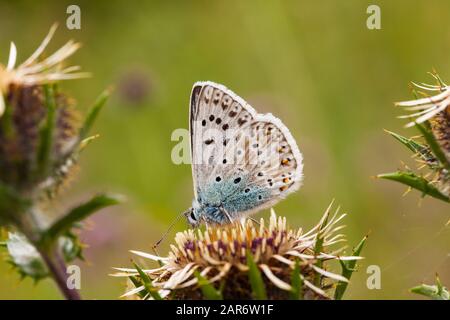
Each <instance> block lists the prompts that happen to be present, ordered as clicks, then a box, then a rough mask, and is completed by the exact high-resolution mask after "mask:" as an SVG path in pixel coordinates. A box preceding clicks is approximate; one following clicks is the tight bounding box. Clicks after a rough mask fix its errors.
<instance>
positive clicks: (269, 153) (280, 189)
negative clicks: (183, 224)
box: [185, 81, 303, 227]
mask: <svg viewBox="0 0 450 320" xmlns="http://www.w3.org/2000/svg"><path fill="white" fill-rule="evenodd" d="M189 122H190V128H189V129H190V144H191V160H192V175H193V181H194V195H195V196H194V200H193V202H192V207H191V208H190V209H189V210H187V211H186V213H185V216H186V218H187V220H188V222H189V223H190V224H191V226H194V227H195V226H198V225H199V224H201V223H202V222H204V223H206V224H209V223H211V224H227V223H232V222H234V221H236V220H238V219H240V218H243V217H247V216H249V215H250V214H252V213H255V212H256V211H259V210H261V209H265V208H269V207H271V206H273V205H274V204H276V203H277V202H279V201H280V200H281V199H283V198H285V197H286V196H287V195H288V194H290V193H292V192H294V191H296V190H297V189H298V188H299V187H300V185H301V182H302V177H303V173H302V172H303V162H302V161H303V159H302V154H301V153H300V151H299V149H298V147H297V143H296V142H295V140H294V138H293V137H292V135H291V133H290V132H289V130H288V128H287V127H286V126H285V125H284V124H283V123H282V122H281V120H280V119H278V118H276V117H274V116H273V115H272V114H270V113H269V114H259V113H257V112H256V110H255V109H253V108H252V107H251V106H250V105H249V104H248V103H247V102H245V101H244V100H243V99H242V98H241V97H239V96H238V95H236V94H235V93H234V92H232V91H231V90H229V89H227V88H226V87H225V86H223V85H220V84H217V83H214V82H211V81H206V82H197V83H195V84H194V86H193V89H192V93H191V98H190V119H189Z"/></svg>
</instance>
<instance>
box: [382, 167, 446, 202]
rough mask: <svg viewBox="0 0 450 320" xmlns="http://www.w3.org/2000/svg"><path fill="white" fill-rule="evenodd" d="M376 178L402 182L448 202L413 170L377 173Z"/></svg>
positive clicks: (424, 193)
mask: <svg viewBox="0 0 450 320" xmlns="http://www.w3.org/2000/svg"><path fill="white" fill-rule="evenodd" d="M377 178H381V179H388V180H393V181H397V182H400V183H403V184H405V185H407V186H409V187H411V188H414V189H416V190H419V191H422V194H423V195H429V196H431V197H434V198H436V199H440V200H443V201H446V202H450V198H449V197H447V196H446V195H444V194H442V193H441V192H440V191H439V190H438V189H437V188H436V187H435V186H434V185H433V184H431V183H430V182H429V181H428V180H426V179H425V178H423V177H419V176H417V175H416V174H415V173H413V172H405V171H397V172H392V173H383V174H379V175H378V176H377Z"/></svg>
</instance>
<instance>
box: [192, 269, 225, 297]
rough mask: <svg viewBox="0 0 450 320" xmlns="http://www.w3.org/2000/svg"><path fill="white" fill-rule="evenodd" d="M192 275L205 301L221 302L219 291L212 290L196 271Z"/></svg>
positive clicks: (210, 285)
mask: <svg viewBox="0 0 450 320" xmlns="http://www.w3.org/2000/svg"><path fill="white" fill-rule="evenodd" d="M194 275H195V277H196V278H197V281H198V285H199V286H200V289H201V290H202V293H203V296H204V297H205V298H206V299H207V300H223V297H222V293H221V292H220V291H219V290H216V288H214V286H213V285H212V284H211V283H209V281H208V280H207V279H206V278H205V277H203V276H202V275H201V274H200V272H198V271H197V270H196V271H195V272H194Z"/></svg>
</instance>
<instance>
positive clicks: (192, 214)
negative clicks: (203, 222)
mask: <svg viewBox="0 0 450 320" xmlns="http://www.w3.org/2000/svg"><path fill="white" fill-rule="evenodd" d="M189 217H190V218H191V219H192V221H197V218H196V217H195V214H194V211H192V212H191V214H190V216H189Z"/></svg>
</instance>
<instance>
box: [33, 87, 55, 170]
mask: <svg viewBox="0 0 450 320" xmlns="http://www.w3.org/2000/svg"><path fill="white" fill-rule="evenodd" d="M44 93H45V104H46V107H47V117H46V122H45V125H44V126H43V127H42V129H41V132H40V137H39V148H38V152H37V165H38V174H39V175H40V176H45V175H46V174H47V173H48V171H49V169H50V160H51V159H50V158H51V153H52V147H53V131H54V128H55V123H56V102H55V93H54V90H53V87H52V86H50V85H45V86H44Z"/></svg>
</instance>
